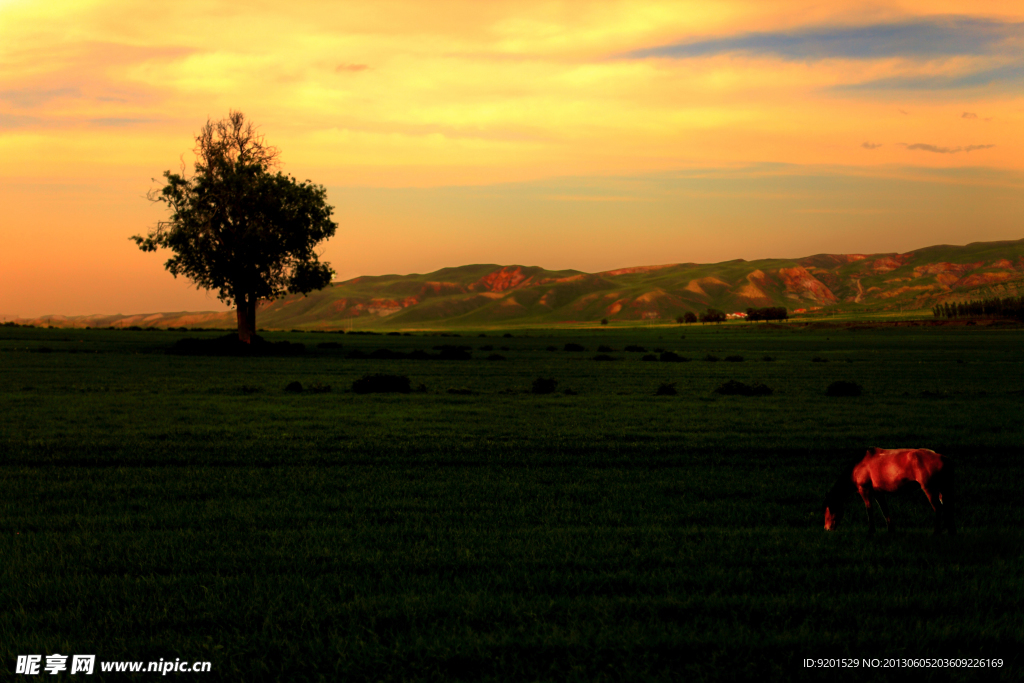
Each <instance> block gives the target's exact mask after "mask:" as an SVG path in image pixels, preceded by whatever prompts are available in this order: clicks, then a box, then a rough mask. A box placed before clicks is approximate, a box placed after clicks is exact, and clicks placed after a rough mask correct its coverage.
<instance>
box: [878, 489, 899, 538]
mask: <svg viewBox="0 0 1024 683" xmlns="http://www.w3.org/2000/svg"><path fill="white" fill-rule="evenodd" d="M875 502H876V503H878V509H879V511H880V512H881V513H882V517H883V518H884V519H885V530H886V531H895V529H896V527H895V525H894V524H893V523H892V517H890V516H889V511H888V510H887V509H886V507H885V496H884V495H882V494H881V493H879V492H878V491H875Z"/></svg>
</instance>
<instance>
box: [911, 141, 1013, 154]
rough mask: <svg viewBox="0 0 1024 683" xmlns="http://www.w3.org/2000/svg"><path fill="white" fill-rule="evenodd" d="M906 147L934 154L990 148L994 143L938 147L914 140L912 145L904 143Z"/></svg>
mask: <svg viewBox="0 0 1024 683" xmlns="http://www.w3.org/2000/svg"><path fill="white" fill-rule="evenodd" d="M902 144H904V145H905V146H906V148H907V149H916V150H921V151H922V152H934V153H936V154H957V153H958V152H973V151H974V150H976V149H991V148H992V147H995V145H967V146H966V147H939V146H938V145H929V144H925V143H923V142H915V143H914V144H912V145H906V143H902Z"/></svg>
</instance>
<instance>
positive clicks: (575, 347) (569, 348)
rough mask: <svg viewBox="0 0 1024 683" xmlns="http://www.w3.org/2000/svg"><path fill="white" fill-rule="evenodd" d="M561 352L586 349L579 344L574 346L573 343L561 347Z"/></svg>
mask: <svg viewBox="0 0 1024 683" xmlns="http://www.w3.org/2000/svg"><path fill="white" fill-rule="evenodd" d="M562 350H563V351H586V350H587V348H586V347H585V346H582V345H580V344H574V343H573V342H569V343H568V344H566V345H565V346H563V347H562Z"/></svg>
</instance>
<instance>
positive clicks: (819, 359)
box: [811, 356, 828, 363]
mask: <svg viewBox="0 0 1024 683" xmlns="http://www.w3.org/2000/svg"><path fill="white" fill-rule="evenodd" d="M811 362H812V363H827V362H828V358H822V357H821V356H815V357H814V358H812V359H811Z"/></svg>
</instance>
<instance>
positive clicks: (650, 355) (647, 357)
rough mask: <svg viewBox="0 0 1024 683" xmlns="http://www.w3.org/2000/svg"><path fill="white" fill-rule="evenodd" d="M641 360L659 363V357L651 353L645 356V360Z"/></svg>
mask: <svg viewBox="0 0 1024 683" xmlns="http://www.w3.org/2000/svg"><path fill="white" fill-rule="evenodd" d="M640 360H645V361H648V362H650V361H655V362H657V360H658V357H657V356H655V355H654V354H653V353H649V354H647V355H646V356H644V357H643V358H641V359H640Z"/></svg>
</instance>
